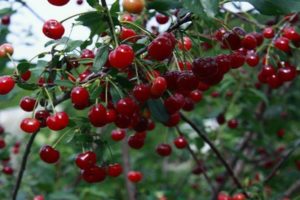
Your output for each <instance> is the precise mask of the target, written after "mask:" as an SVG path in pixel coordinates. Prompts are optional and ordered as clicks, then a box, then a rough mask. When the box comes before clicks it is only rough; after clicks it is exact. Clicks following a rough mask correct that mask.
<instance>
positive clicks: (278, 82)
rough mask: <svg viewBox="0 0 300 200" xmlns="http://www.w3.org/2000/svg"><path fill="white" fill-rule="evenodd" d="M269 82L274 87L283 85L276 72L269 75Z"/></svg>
mask: <svg viewBox="0 0 300 200" xmlns="http://www.w3.org/2000/svg"><path fill="white" fill-rule="evenodd" d="M267 82H268V84H269V86H270V87H271V88H273V89H276V88H278V87H280V86H281V85H282V81H281V80H280V79H279V78H278V76H277V75H276V74H273V75H272V76H270V77H268V78H267Z"/></svg>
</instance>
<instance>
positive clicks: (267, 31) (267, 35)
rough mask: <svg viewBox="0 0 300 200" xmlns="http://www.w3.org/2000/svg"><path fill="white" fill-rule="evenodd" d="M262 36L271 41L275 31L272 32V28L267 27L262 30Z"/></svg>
mask: <svg viewBox="0 0 300 200" xmlns="http://www.w3.org/2000/svg"><path fill="white" fill-rule="evenodd" d="M263 34H264V37H265V38H268V39H271V38H273V37H274V36H275V31H274V30H273V28H271V27H267V28H265V29H264V31H263Z"/></svg>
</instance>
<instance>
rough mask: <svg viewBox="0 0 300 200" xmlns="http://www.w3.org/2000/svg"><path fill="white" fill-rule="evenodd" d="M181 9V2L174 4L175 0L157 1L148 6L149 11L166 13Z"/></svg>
mask: <svg viewBox="0 0 300 200" xmlns="http://www.w3.org/2000/svg"><path fill="white" fill-rule="evenodd" d="M181 7H182V4H181V3H180V2H174V1H173V0H156V1H153V2H149V3H148V4H147V9H154V10H156V11H158V12H164V11H167V10H170V9H175V8H181Z"/></svg>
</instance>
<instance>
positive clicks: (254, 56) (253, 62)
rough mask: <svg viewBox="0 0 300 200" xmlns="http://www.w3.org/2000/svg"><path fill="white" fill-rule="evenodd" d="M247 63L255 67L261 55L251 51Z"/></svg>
mask: <svg viewBox="0 0 300 200" xmlns="http://www.w3.org/2000/svg"><path fill="white" fill-rule="evenodd" d="M246 63H247V64H248V65H249V66H250V67H255V66H257V65H258V63H259V56H258V55H257V54H256V53H255V52H249V53H248V54H247V56H246Z"/></svg>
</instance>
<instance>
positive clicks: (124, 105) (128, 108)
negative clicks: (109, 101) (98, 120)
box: [116, 97, 137, 117]
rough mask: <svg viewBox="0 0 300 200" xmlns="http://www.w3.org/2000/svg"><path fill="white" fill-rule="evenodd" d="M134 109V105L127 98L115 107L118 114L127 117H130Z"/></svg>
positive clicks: (135, 106)
mask: <svg viewBox="0 0 300 200" xmlns="http://www.w3.org/2000/svg"><path fill="white" fill-rule="evenodd" d="M136 108H137V105H136V103H135V102H134V100H133V99H131V98H129V97H125V98H123V99H120V100H119V101H118V102H117V105H116V111H117V112H118V113H119V114H122V115H126V116H128V117H130V116H132V114H133V113H134V112H135V111H136Z"/></svg>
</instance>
